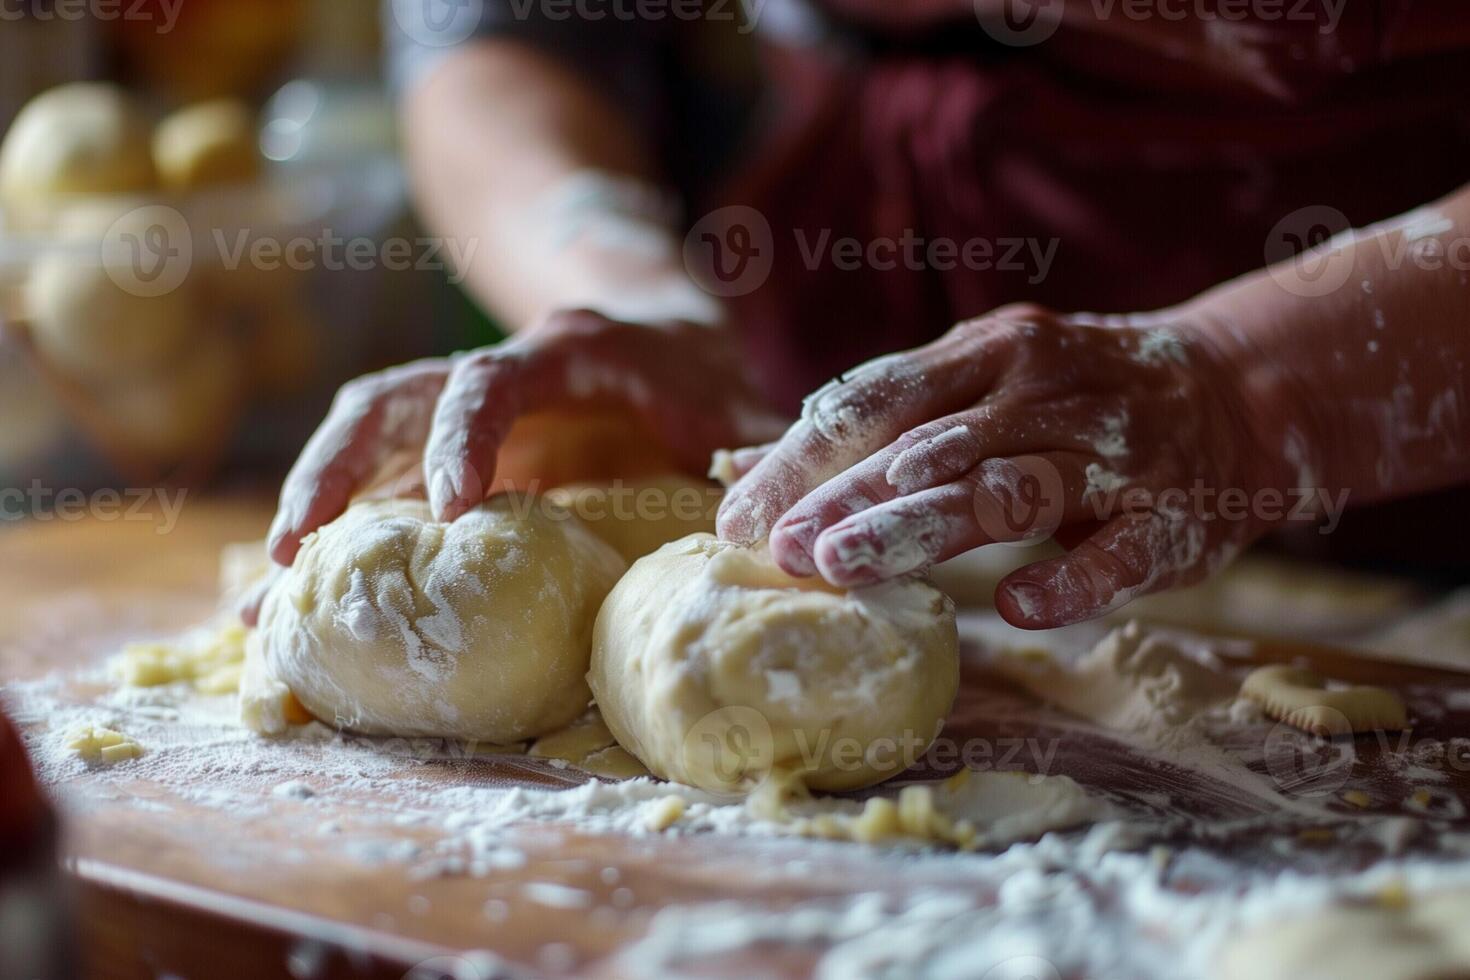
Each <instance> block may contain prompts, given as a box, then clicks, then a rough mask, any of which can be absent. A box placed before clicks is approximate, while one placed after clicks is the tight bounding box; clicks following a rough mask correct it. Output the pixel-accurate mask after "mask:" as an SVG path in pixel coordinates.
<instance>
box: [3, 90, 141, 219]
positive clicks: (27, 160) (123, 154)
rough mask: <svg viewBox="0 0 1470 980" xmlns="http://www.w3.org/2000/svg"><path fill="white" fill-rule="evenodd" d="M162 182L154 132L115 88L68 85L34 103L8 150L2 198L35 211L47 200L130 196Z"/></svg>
mask: <svg viewBox="0 0 1470 980" xmlns="http://www.w3.org/2000/svg"><path fill="white" fill-rule="evenodd" d="M154 183H155V173H154V169H153V152H152V149H151V148H150V146H149V126H148V121H147V120H146V119H145V118H144V117H143V114H142V113H141V112H140V111H139V110H138V108H137V107H136V106H135V105H134V104H133V102H132V100H131V99H130V98H129V97H128V95H127V93H126V92H124V91H123V90H122V89H120V88H118V87H117V86H115V85H103V84H94V83H77V84H73V85H63V86H61V87H60V88H55V89H52V90H51V91H49V92H45V93H43V94H41V95H38V96H37V97H36V98H34V99H32V100H31V101H30V103H29V104H27V105H26V107H25V108H24V109H22V110H21V111H20V114H19V115H17V116H16V117H15V122H13V123H12V124H11V126H10V131H9V132H8V133H6V135H5V143H4V145H3V146H0V199H3V200H4V201H5V203H6V205H7V207H12V208H16V209H19V210H22V211H32V210H34V209H36V208H37V207H38V206H45V205H47V204H49V203H50V202H49V201H48V200H47V199H50V198H56V197H60V196H66V195H78V194H126V193H132V192H137V191H143V190H147V189H148V188H150V187H152V186H153V185H154Z"/></svg>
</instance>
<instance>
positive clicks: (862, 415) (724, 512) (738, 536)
mask: <svg viewBox="0 0 1470 980" xmlns="http://www.w3.org/2000/svg"><path fill="white" fill-rule="evenodd" d="M971 346H972V345H969V344H961V343H953V344H947V345H935V346H931V347H929V348H922V349H920V350H919V351H913V352H909V353H905V354H900V355H895V356H891V357H886V358H880V359H879V360H877V361H873V362H870V363H869V364H866V365H863V366H862V367H860V368H858V369H857V370H856V371H855V372H854V373H853V374H852V376H850V377H848V378H846V379H839V380H838V381H836V382H834V383H832V384H829V385H827V386H826V387H824V388H822V389H820V390H819V391H817V392H816V393H815V394H813V395H812V396H811V397H810V398H808V399H807V401H806V403H805V404H804V405H803V407H802V416H801V418H800V419H798V420H797V422H796V423H795V424H794V425H792V426H791V428H790V429H788V430H787V431H786V434H785V435H784V436H782V438H781V440H780V442H779V443H778V445H777V447H776V449H774V450H773V451H772V452H771V453H770V454H769V455H768V456H766V458H765V459H763V460H762V461H761V462H760V463H759V464H758V465H756V467H755V468H754V469H752V470H751V471H750V473H748V474H746V476H745V478H744V479H742V480H741V481H740V482H739V483H738V484H736V485H735V487H733V488H732V489H731V491H730V493H729V494H728V495H727V496H726V498H725V502H724V504H723V505H722V506H721V508H720V514H719V516H718V519H717V522H716V523H717V528H718V531H719V534H720V536H721V537H723V538H726V539H728V540H731V541H734V542H737V543H740V544H754V543H755V542H756V541H759V540H761V539H762V538H764V537H766V536H767V535H768V534H769V533H770V531H771V529H772V527H773V526H774V525H775V523H776V522H777V521H778V520H779V519H780V518H781V517H782V515H784V514H785V513H786V512H787V511H788V510H790V509H791V507H792V506H794V505H795V504H796V503H797V502H798V501H799V500H801V499H802V498H803V497H805V496H806V495H807V494H809V493H811V492H812V490H814V489H816V488H817V487H818V486H820V485H821V484H823V483H825V482H826V481H827V480H829V479H831V478H832V477H834V476H836V475H837V474H839V473H841V472H843V471H844V470H846V469H848V468H849V467H851V466H853V465H854V464H856V463H858V462H859V461H861V460H862V459H864V458H866V457H868V456H870V455H872V454H873V453H874V452H876V451H878V450H879V449H881V448H883V447H884V446H887V445H888V444H889V443H891V442H893V441H894V440H895V439H897V438H899V436H901V435H902V434H903V433H904V432H906V431H908V430H909V429H912V428H915V427H916V426H919V425H921V424H923V423H924V422H927V421H929V420H932V419H935V418H938V417H941V416H947V415H951V414H953V413H954V412H956V411H958V410H959V409H961V408H963V407H964V406H965V405H968V404H973V403H974V402H975V401H976V400H977V399H978V398H979V396H980V395H981V394H983V390H984V388H985V386H986V384H988V381H989V379H990V377H991V376H992V375H993V372H994V371H995V370H998V368H997V367H994V366H990V365H989V364H988V362H989V361H991V360H993V359H992V358H986V357H983V356H978V355H977V354H976V353H975V352H973V351H971V350H970V349H969V348H970V347H971Z"/></svg>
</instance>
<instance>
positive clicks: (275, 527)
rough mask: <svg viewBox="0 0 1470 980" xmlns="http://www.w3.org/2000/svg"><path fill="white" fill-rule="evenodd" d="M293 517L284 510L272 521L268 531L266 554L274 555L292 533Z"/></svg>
mask: <svg viewBox="0 0 1470 980" xmlns="http://www.w3.org/2000/svg"><path fill="white" fill-rule="evenodd" d="M291 525H292V521H291V518H290V517H288V516H287V515H286V513H285V512H284V511H278V512H277V513H276V516H275V519H274V520H272V521H271V529H270V531H269V532H267V533H266V536H265V541H266V547H265V550H266V554H268V555H270V556H272V557H274V556H275V553H276V551H277V549H279V548H280V547H281V544H282V542H284V541H285V540H286V538H287V537H288V536H289V535H290V534H291Z"/></svg>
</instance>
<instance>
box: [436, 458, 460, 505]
mask: <svg viewBox="0 0 1470 980" xmlns="http://www.w3.org/2000/svg"><path fill="white" fill-rule="evenodd" d="M458 496H459V488H458V487H456V486H455V483H454V478H453V477H452V476H450V474H449V468H448V467H447V466H441V467H440V468H438V469H436V470H435V471H434V472H433V474H432V475H430V477H429V509H430V510H432V511H433V512H434V515H435V516H436V517H443V516H444V512H445V510H446V509H448V507H449V505H450V504H451V503H453V502H454V501H455V500H456V499H457V498H458Z"/></svg>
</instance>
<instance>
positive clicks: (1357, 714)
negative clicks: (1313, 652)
mask: <svg viewBox="0 0 1470 980" xmlns="http://www.w3.org/2000/svg"><path fill="white" fill-rule="evenodd" d="M1240 696H1241V697H1243V698H1247V699H1249V700H1251V701H1254V702H1255V703H1257V704H1259V705H1260V706H1261V710H1263V711H1265V712H1266V714H1268V715H1270V716H1271V717H1272V718H1275V719H1276V720H1277V721H1284V722H1286V723H1287V724H1288V725H1291V726H1292V727H1294V728H1300V729H1302V730H1303V731H1307V732H1312V733H1314V734H1319V735H1346V734H1349V733H1351V732H1376V731H1383V730H1387V731H1402V730H1403V729H1405V728H1407V727H1408V725H1409V721H1408V713H1407V711H1406V710H1405V708H1404V702H1403V699H1401V698H1400V697H1399V696H1398V695H1397V694H1395V693H1393V692H1392V691H1388V690H1385V689H1383V688H1381V687H1348V688H1337V689H1333V690H1329V689H1328V688H1327V682H1326V681H1324V680H1323V679H1322V678H1321V677H1319V676H1317V675H1316V674H1314V673H1312V672H1311V671H1310V670H1303V669H1301V668H1299V667H1288V666H1285V665H1282V664H1275V665H1272V666H1269V667H1261V668H1259V669H1257V670H1254V671H1252V672H1251V674H1250V676H1249V677H1247V678H1246V679H1245V682H1244V683H1243V684H1241V685H1240Z"/></svg>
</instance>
